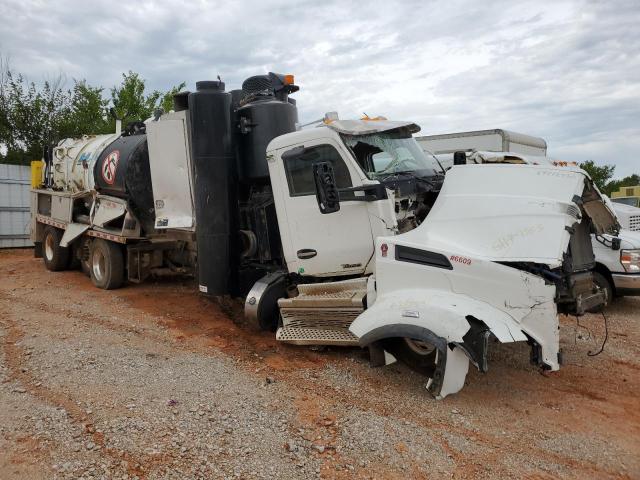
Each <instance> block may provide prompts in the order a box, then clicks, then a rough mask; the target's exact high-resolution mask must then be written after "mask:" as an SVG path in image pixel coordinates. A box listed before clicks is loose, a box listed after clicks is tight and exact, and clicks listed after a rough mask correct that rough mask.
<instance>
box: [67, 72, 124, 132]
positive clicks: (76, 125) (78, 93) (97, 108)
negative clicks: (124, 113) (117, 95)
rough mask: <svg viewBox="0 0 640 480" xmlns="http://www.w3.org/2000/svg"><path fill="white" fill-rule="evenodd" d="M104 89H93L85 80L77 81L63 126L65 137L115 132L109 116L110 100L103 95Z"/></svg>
mask: <svg viewBox="0 0 640 480" xmlns="http://www.w3.org/2000/svg"><path fill="white" fill-rule="evenodd" d="M103 91H104V88H102V87H92V86H91V85H88V84H87V82H86V81H85V80H79V81H78V80H76V81H75V82H74V86H73V90H72V92H71V98H70V111H69V112H68V115H67V116H66V117H65V121H64V124H63V131H62V132H61V133H62V135H63V136H64V137H77V136H80V135H83V134H94V135H98V134H104V133H110V132H112V131H113V125H112V123H113V122H112V120H111V118H110V115H109V100H108V99H105V98H104V97H103V95H102V93H103Z"/></svg>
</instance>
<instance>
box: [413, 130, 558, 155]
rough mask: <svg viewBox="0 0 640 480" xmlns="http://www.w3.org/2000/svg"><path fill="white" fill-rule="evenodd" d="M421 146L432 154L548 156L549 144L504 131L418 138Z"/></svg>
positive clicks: (479, 131) (482, 131) (540, 139)
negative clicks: (505, 153) (490, 153)
mask: <svg viewBox="0 0 640 480" xmlns="http://www.w3.org/2000/svg"><path fill="white" fill-rule="evenodd" d="M416 140H417V141H418V143H419V144H420V146H421V147H422V148H423V149H424V150H427V151H429V152H431V153H435V154H443V153H453V152H455V151H460V150H463V151H472V150H485V151H489V152H517V153H522V154H525V155H546V153H547V142H546V141H545V140H544V139H543V138H539V137H532V136H531V135H525V134H524V133H517V132H511V131H509V130H503V129H499V128H496V129H493V130H478V131H474V132H457V133H445V134H443V135H426V136H422V137H416Z"/></svg>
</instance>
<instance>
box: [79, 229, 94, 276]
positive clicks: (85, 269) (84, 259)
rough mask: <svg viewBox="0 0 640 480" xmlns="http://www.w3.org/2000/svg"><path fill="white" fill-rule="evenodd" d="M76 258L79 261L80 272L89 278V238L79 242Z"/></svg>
mask: <svg viewBox="0 0 640 480" xmlns="http://www.w3.org/2000/svg"><path fill="white" fill-rule="evenodd" d="M78 258H79V259H80V270H82V273H84V274H85V275H86V276H87V277H89V278H91V240H90V239H89V238H83V239H82V240H80V248H79V252H78Z"/></svg>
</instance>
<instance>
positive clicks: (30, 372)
mask: <svg viewBox="0 0 640 480" xmlns="http://www.w3.org/2000/svg"><path fill="white" fill-rule="evenodd" d="M639 307H640V298H624V299H620V300H619V301H618V302H617V303H616V304H614V305H613V306H612V307H611V308H610V309H609V310H608V311H607V318H608V327H609V338H608V342H607V344H606V347H605V350H604V352H603V353H602V354H600V355H598V356H589V355H588V353H589V352H596V351H597V350H598V349H599V347H600V345H601V343H602V340H603V338H604V324H603V318H602V317H601V316H598V315H588V316H586V317H583V318H581V319H580V324H579V325H578V324H577V322H576V319H575V318H562V327H561V339H562V347H563V349H564V356H565V365H564V367H563V368H562V369H561V370H560V371H559V372H556V373H552V374H547V375H543V374H541V373H540V372H539V371H538V370H537V369H535V368H534V367H532V366H530V365H529V363H528V347H527V346H526V345H524V344H513V345H499V344H495V345H492V346H491V357H490V364H489V372H488V373H486V374H479V373H478V372H477V371H475V370H470V373H469V375H468V377H467V385H466V386H465V388H464V389H463V390H462V391H461V392H460V393H459V394H457V395H454V396H451V397H448V398H446V399H445V400H443V401H435V400H433V399H432V398H430V397H429V396H428V394H427V393H426V391H425V389H424V379H423V378H421V377H420V376H418V375H415V374H413V373H412V372H410V371H409V370H407V369H406V368H405V367H403V366H401V365H391V366H387V367H384V368H376V369H372V368H369V366H368V363H367V358H366V356H365V355H364V353H363V352H362V351H360V350H358V349H337V348H336V349H329V350H324V351H315V350H312V349H310V348H307V347H295V346H288V345H283V344H279V343H277V342H276V341H275V340H274V338H273V335H272V334H269V333H262V332H255V331H251V330H250V329H249V328H247V327H246V326H243V325H242V322H241V320H240V318H241V315H240V308H239V306H238V305H237V304H234V303H228V304H226V305H224V306H220V305H219V304H217V303H213V302H210V301H208V300H206V299H204V298H202V297H201V296H199V295H198V294H197V292H196V289H195V288H194V286H193V285H192V284H191V283H189V282H181V281H176V280H173V281H166V280H165V281H162V282H149V283H147V284H144V285H130V286H127V287H126V288H123V289H120V290H116V291H101V290H98V289H95V288H93V286H92V285H91V282H90V280H89V279H88V278H86V277H85V276H84V275H83V274H82V273H80V272H60V273H52V272H48V271H46V270H45V269H44V266H43V264H42V261H41V260H37V259H34V258H33V257H32V251H31V250H13V251H0V343H1V347H2V348H1V350H0V478H2V479H13V478H20V479H39V478H43V479H44V478H108V479H111V478H122V479H125V478H139V479H142V478H176V479H186V478H382V479H392V478H535V479H547V478H548V479H552V478H581V479H583V478H599V479H600V478H640V396H639V393H640V359H639V357H638V353H639V352H640V310H639Z"/></svg>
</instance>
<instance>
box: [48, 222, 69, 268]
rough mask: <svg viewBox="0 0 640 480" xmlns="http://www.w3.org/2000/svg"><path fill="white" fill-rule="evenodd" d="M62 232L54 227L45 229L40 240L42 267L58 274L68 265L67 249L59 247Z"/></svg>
mask: <svg viewBox="0 0 640 480" xmlns="http://www.w3.org/2000/svg"><path fill="white" fill-rule="evenodd" d="M61 239H62V230H60V229H58V228H55V227H51V226H49V227H47V228H45V230H44V236H43V238H42V247H43V252H42V253H43V254H44V255H42V258H43V259H44V265H45V267H47V270H51V271H52V272H59V271H60V270H64V269H66V268H67V266H68V265H69V249H68V248H63V247H61V246H60V240H61Z"/></svg>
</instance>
